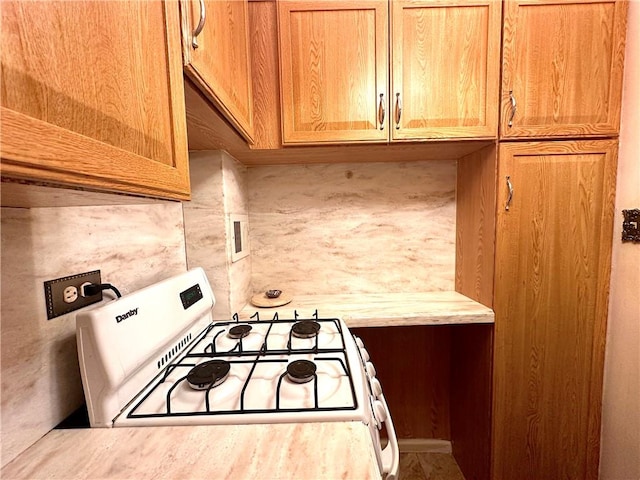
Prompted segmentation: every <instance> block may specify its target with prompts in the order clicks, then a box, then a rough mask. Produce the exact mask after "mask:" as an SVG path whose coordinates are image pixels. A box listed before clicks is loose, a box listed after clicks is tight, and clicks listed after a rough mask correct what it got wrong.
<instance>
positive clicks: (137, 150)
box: [0, 1, 190, 199]
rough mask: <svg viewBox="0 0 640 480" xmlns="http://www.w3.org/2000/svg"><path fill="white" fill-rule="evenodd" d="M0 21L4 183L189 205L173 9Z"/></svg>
mask: <svg viewBox="0 0 640 480" xmlns="http://www.w3.org/2000/svg"><path fill="white" fill-rule="evenodd" d="M0 10H1V15H2V28H1V29H0V35H1V39H2V43H1V44H2V48H1V49H0V52H1V53H0V58H1V68H2V71H1V83H2V88H1V89H0V95H1V97H0V102H1V105H2V107H1V113H2V128H1V129H0V132H1V133H0V135H1V139H0V145H1V146H0V151H1V156H2V175H3V177H10V178H18V179H28V180H35V181H44V182H48V183H53V184H62V185H75V186H82V187H89V188H93V189H98V190H110V191H111V190H113V191H121V192H129V193H138V194H143V195H151V196H158V197H163V198H175V199H188V198H189V192H190V190H189V172H188V152H187V139H186V121H185V108H184V91H183V79H182V64H181V61H180V60H181V59H180V23H179V18H178V8H177V5H175V4H174V3H172V2H167V3H166V4H165V3H164V2H161V1H144V2H138V1H127V2H124V1H123V2H95V1H78V2H69V1H58V2H54V1H50V2H27V1H21V2H11V1H3V2H2V7H1V8H0Z"/></svg>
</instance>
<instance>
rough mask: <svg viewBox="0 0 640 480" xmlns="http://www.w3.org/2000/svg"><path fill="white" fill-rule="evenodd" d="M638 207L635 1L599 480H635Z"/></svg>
mask: <svg viewBox="0 0 640 480" xmlns="http://www.w3.org/2000/svg"><path fill="white" fill-rule="evenodd" d="M634 208H640V2H639V1H637V0H634V1H632V2H630V5H629V30H628V33H627V51H626V62H625V83H624V93H623V106H622V125H621V132H620V153H619V158H618V186H617V195H616V217H615V218H616V222H615V228H614V237H613V259H612V268H611V296H610V303H609V324H608V334H607V350H606V357H605V377H604V396H603V412H602V415H603V416H602V447H601V461H600V478H601V480H638V479H640V301H639V300H638V298H639V295H640V244H633V243H621V241H620V234H621V230H622V213H621V210H623V209H634Z"/></svg>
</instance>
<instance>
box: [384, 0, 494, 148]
mask: <svg viewBox="0 0 640 480" xmlns="http://www.w3.org/2000/svg"><path fill="white" fill-rule="evenodd" d="M391 8H392V12H391V20H392V25H391V58H392V63H393V65H392V75H391V101H392V107H391V111H392V113H391V121H392V128H391V138H392V139H393V140H411V139H433V138H465V137H475V138H478V137H488V138H495V137H496V136H497V132H498V102H499V98H498V91H499V82H500V80H499V79H500V32H501V26H502V24H501V2H497V1H494V0H487V1H460V0H458V1H446V0H445V1H433V0H431V1H417V0H406V1H398V0H394V1H392V2H391Z"/></svg>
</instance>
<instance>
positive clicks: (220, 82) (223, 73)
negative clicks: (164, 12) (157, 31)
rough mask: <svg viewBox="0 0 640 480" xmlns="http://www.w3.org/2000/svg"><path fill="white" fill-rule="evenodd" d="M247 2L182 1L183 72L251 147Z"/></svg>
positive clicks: (233, 0) (232, 0)
mask: <svg viewBox="0 0 640 480" xmlns="http://www.w3.org/2000/svg"><path fill="white" fill-rule="evenodd" d="M248 8H249V7H248V2H247V0H211V1H205V0H200V1H193V0H181V1H180V11H181V15H182V50H183V59H184V71H185V73H186V74H187V76H188V77H189V78H190V79H191V80H192V81H193V82H194V84H195V85H196V86H197V87H198V89H200V91H202V92H203V93H204V95H205V96H206V97H207V98H208V99H209V100H210V101H211V102H212V103H213V104H214V105H215V106H216V107H217V109H218V110H219V111H220V112H221V113H222V114H223V115H224V116H225V117H226V119H227V120H228V121H229V122H230V123H231V124H232V125H233V126H234V127H235V128H236V129H237V130H238V132H240V134H242V136H243V137H244V138H245V139H246V140H248V141H249V142H250V143H253V139H254V138H253V137H254V128H253V92H252V87H251V56H250V52H249V43H250V42H249V10H248Z"/></svg>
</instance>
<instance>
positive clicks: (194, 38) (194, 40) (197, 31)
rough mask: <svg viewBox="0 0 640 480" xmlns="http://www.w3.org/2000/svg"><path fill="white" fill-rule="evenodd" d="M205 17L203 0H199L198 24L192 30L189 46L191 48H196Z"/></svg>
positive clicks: (205, 11)
mask: <svg viewBox="0 0 640 480" xmlns="http://www.w3.org/2000/svg"><path fill="white" fill-rule="evenodd" d="M206 18H207V10H206V8H205V5H204V0H200V21H199V22H198V26H197V27H196V29H195V30H194V31H193V35H192V39H191V46H192V47H193V48H198V35H200V32H202V29H203V28H204V21H205V20H206Z"/></svg>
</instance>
